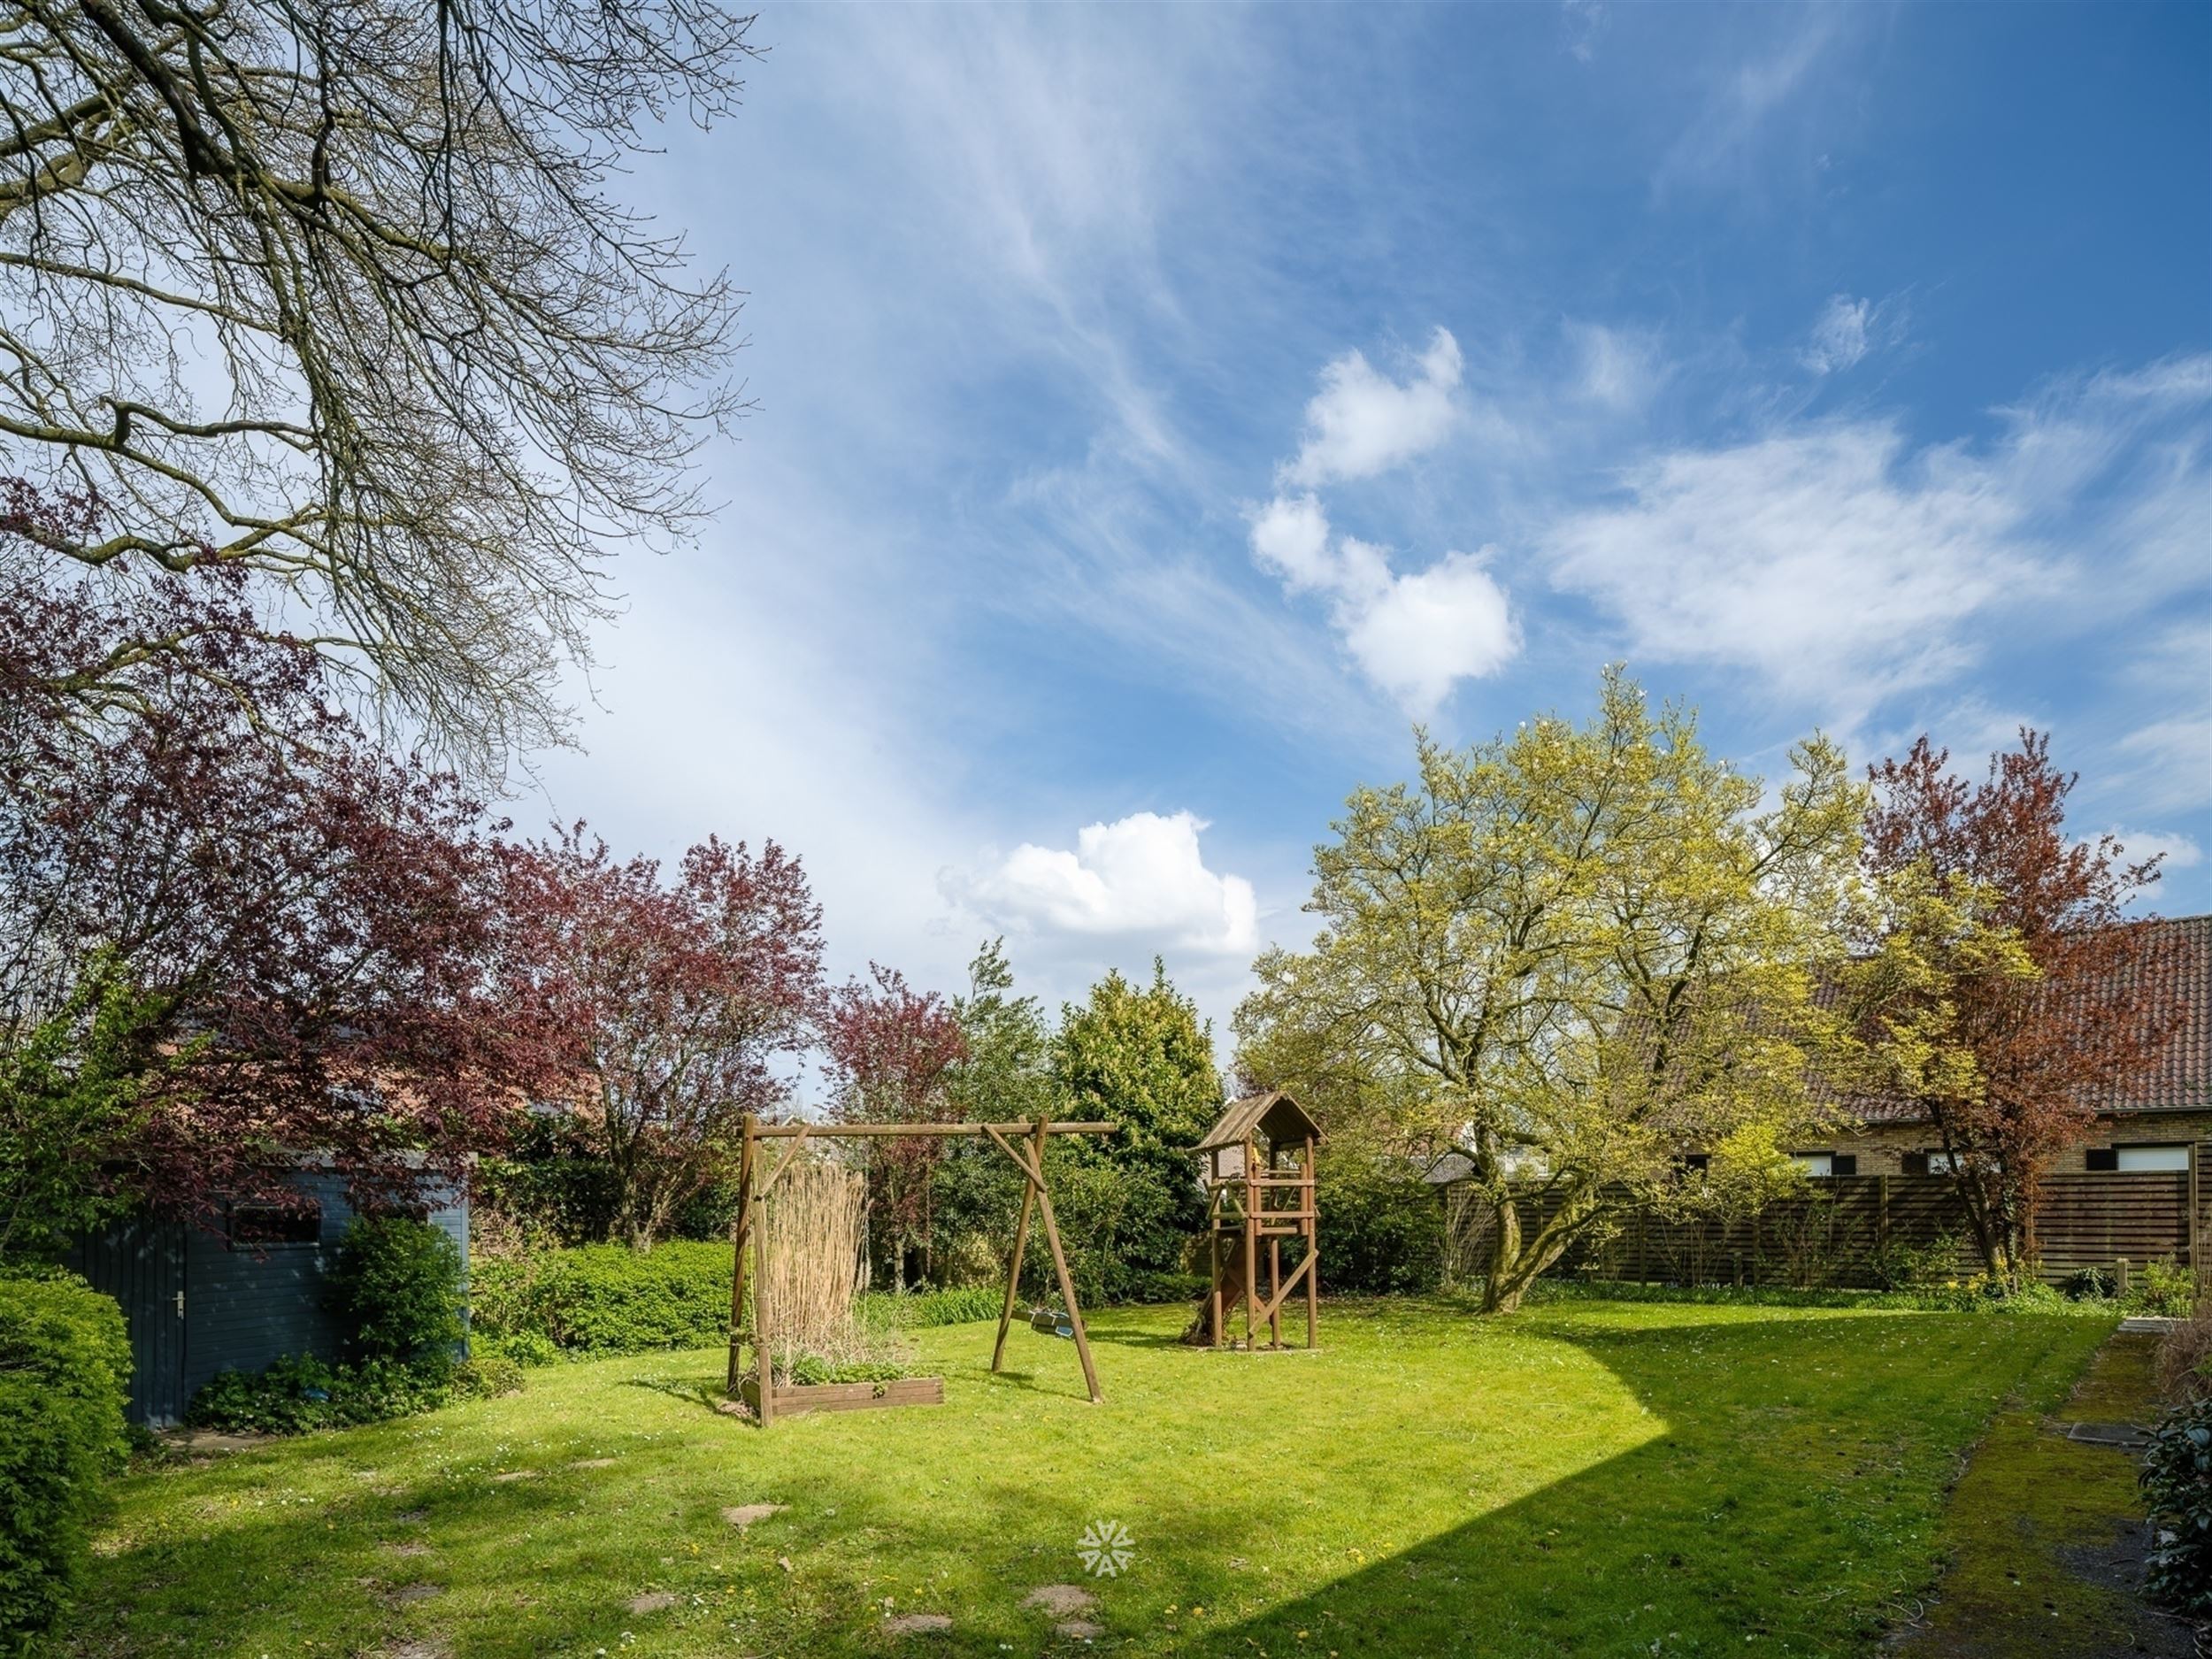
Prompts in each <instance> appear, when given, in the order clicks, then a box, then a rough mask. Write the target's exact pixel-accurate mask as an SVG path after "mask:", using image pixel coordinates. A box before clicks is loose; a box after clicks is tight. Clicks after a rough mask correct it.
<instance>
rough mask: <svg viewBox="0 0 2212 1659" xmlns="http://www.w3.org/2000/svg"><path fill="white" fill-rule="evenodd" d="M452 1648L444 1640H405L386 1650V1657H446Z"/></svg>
mask: <svg viewBox="0 0 2212 1659" xmlns="http://www.w3.org/2000/svg"><path fill="white" fill-rule="evenodd" d="M450 1651H451V1649H449V1647H447V1646H446V1645H445V1644H444V1643H443V1642H442V1641H403V1642H402V1643H400V1645H399V1646H398V1647H392V1648H388V1649H387V1650H386V1659H446V1655H447V1654H448V1653H449V1652H450Z"/></svg>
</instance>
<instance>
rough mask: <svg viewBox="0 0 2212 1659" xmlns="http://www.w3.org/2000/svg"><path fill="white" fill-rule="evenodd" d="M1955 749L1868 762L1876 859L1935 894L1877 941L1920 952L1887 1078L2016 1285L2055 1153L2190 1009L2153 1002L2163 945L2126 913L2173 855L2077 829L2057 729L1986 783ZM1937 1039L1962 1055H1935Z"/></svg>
mask: <svg viewBox="0 0 2212 1659" xmlns="http://www.w3.org/2000/svg"><path fill="white" fill-rule="evenodd" d="M1949 763H1950V755H1949V753H1948V751H1947V750H1944V749H1936V748H1934V747H1933V746H1932V745H1931V744H1930V742H1929V741H1928V740H1927V739H1926V738H1924V737H1923V738H1921V739H1920V740H1919V741H1916V743H1915V744H1914V745H1913V746H1912V749H1911V750H1910V751H1909V753H1908V754H1907V755H1906V757H1904V758H1903V759H1902V760H1885V761H1884V762H1882V763H1881V764H1879V765H1878V766H1875V767H1874V768H1872V769H1871V771H1870V777H1871V779H1872V780H1873V786H1874V795H1873V801H1872V803H1871V806H1870V810H1869V812H1868V815H1867V825H1866V844H1867V857H1868V862H1869V864H1870V867H1871V868H1872V869H1873V870H1874V871H1875V872H1877V873H1878V875H1879V876H1880V877H1881V878H1883V879H1885V880H1886V881H1887V882H1888V883H1890V884H1891V885H1892V886H1893V887H1896V888H1901V889H1902V890H1905V891H1908V892H1916V893H1920V894H1923V895H1925V897H1924V902H1923V904H1922V906H1921V907H1920V908H1919V909H1918V910H1916V911H1914V912H1913V913H1911V914H1910V915H1909V916H1908V917H1907V918H1904V919H1902V920H1899V921H1893V922H1892V924H1891V925H1890V926H1887V927H1886V928H1885V929H1883V930H1882V933H1881V934H1880V936H1879V937H1878V938H1877V939H1876V940H1875V941H1873V949H1874V950H1875V951H1878V952H1883V953H1886V956H1887V957H1888V958H1889V959H1891V960H1896V959H1900V958H1902V959H1904V960H1907V961H1909V962H1910V963H1912V964H1914V971H1913V973H1912V976H1911V978H1910V979H1909V980H1908V981H1907V982H1904V983H1901V985H1899V986H1898V987H1896V988H1895V989H1894V991H1893V993H1892V994H1891V995H1887V996H1886V998H1885V999H1884V1002H1883V1006H1884V1007H1885V1008H1886V1010H1889V1012H1888V1014H1887V1023H1886V1025H1883V1026H1880V1027H1878V1029H1877V1033H1876V1037H1877V1042H1876V1047H1877V1051H1878V1053H1880V1054H1883V1055H1886V1056H1888V1058H1889V1060H1890V1065H1889V1070H1888V1073H1887V1075H1886V1078H1885V1079H1884V1081H1885V1082H1886V1084H1887V1086H1888V1087H1892V1088H1893V1089H1896V1090H1898V1091H1901V1092H1902V1093H1903V1094H1907V1095H1908V1096H1909V1097H1910V1098H1911V1099H1913V1100H1914V1101H1915V1102H1917V1103H1918V1104H1919V1105H1920V1106H1921V1107H1922V1108H1923V1109H1924V1110H1925V1111H1926V1112H1927V1114H1928V1116H1929V1118H1931V1120H1932V1123H1933V1125H1934V1127H1935V1130H1936V1133H1937V1135H1938V1136H1939V1139H1940V1141H1941V1142H1942V1146H1943V1149H1944V1150H1945V1151H1946V1152H1947V1153H1948V1154H1950V1155H1951V1157H1950V1162H1951V1164H1952V1167H1953V1179H1954V1180H1955V1183H1956V1184H1957V1187H1958V1190H1959V1194H1960V1196H1961V1197H1962V1199H1963V1200H1964V1202H1965V1204H1966V1210H1967V1214H1968V1217H1969V1218H1970V1221H1971V1223H1972V1225H1973V1229H1974V1235H1975V1239H1976V1241H1977V1243H1978V1245H1979V1246H1980V1248H1981V1251H1982V1255H1983V1258H1984V1261H1985V1265H1986V1266H1987V1269H1988V1271H1990V1272H1991V1273H1992V1274H1993V1275H1994V1276H1997V1277H1999V1278H2001V1279H2004V1280H2007V1281H2009V1282H2014V1283H2016V1282H2017V1281H2018V1279H2019V1278H2020V1276H2021V1274H2022V1273H2023V1272H2024V1271H2027V1270H2028V1268H2029V1265H2030V1263H2032V1258H2033V1255H2034V1221H2035V1210H2036V1203H2037V1195H2038V1193H2039V1189H2040V1187H2041V1184H2042V1179H2043V1177H2044V1175H2045V1174H2046V1173H2047V1172H2048V1171H2049V1169H2050V1167H2051V1164H2052V1161H2053V1159H2054V1158H2055V1156H2057V1154H2058V1153H2059V1152H2060V1151H2062V1150H2063V1149H2064V1148H2068V1147H2070V1146H2073V1145H2075V1144H2076V1143H2078V1141H2080V1140H2081V1139H2082V1137H2083V1136H2084V1135H2085V1133H2087V1132H2088V1130H2089V1128H2090V1126H2091V1125H2092V1124H2093V1122H2094V1121H2095V1117H2096V1111H2095V1101H2096V1099H2097V1097H2098V1096H2099V1095H2100V1094H2103V1093H2106V1092H2108V1091H2110V1090H2112V1089H2115V1088H2116V1087H2124V1086H2125V1085H2126V1083H2127V1082H2128V1081H2129V1080H2130V1079H2131V1078H2133V1077H2135V1076H2137V1075H2139V1074H2140V1073H2141V1072H2142V1071H2144V1070H2145V1069H2146V1068H2147V1066H2149V1065H2150V1064H2152V1063H2153V1062H2154V1060H2155V1059H2156V1058H2157V1056H2158V1055H2159V1053H2160V1051H2161V1050H2162V1048H2163V1047H2164V1046H2165V1043H2166V1041H2167V1040H2168V1038H2169V1037H2170V1035H2171V1034H2172V1033H2173V1031H2174V1030H2175V1028H2176V1027H2177V1025H2178V1024H2179V1022H2180V1019H2181V1017H2182V1013H2183V1010H2182V1007H2181V1005H2180V1002H2179V1001H2178V999H2177V998H2175V999H2171V1000H2170V1001H2168V1002H2163V1003H2151V1004H2148V1005H2147V1004H2146V1002H2145V1001H2144V998H2145V996H2146V995H2147V991H2146V988H2145V987H2146V986H2147V984H2148V983H2150V981H2149V980H2148V979H2146V978H2145V977H2144V976H2140V975H2139V974H2138V973H2137V972H2136V971H2135V970H2136V968H2137V965H2138V964H2139V962H2140V960H2141V959H2142V956H2143V953H2144V952H2145V951H2146V950H2147V949H2148V948H2149V947H2150V945H2151V942H2152V941H2151V939H2150V936H2149V934H2148V932H2147V930H2146V929H2144V928H2141V927H2137V926H2128V925H2127V922H2126V919H2125V915H2124V911H2125V908H2126V906H2127V905H2128V904H2129V903H2131V902H2132V901H2133V900H2134V899H2135V898H2136V897H2138V896H2139V895H2140V894H2142V893H2143V892H2144V891H2146V890H2147V888H2148V887H2150V886H2151V885H2152V884H2153V883H2154V882H2155V881H2156V880H2157V879H2158V865H2159V862H2160V860H2159V857H2158V856H2153V857H2150V858H2146V859H2135V860H2131V859H2130V858H2129V857H2128V856H2126V849H2124V847H2122V846H2121V845H2120V843H2119V842H2118V841H2116V839H2114V838H2113V837H2112V836H2110V835H2101V836H2098V837H2096V838H2095V839H2093V840H2086V841H2078V840H2076V839H2074V838H2073V837H2071V836H2070V835H2069V834H2068V833H2067V831H2066V826H2065V818H2066V799H2067V796H2068V795H2070V794H2071V793H2072V791H2073V788H2074V785H2075V782H2076V780H2077V774H2075V773H2072V772H2062V771H2060V770H2059V769H2058V768H2057V767H2056V766H2055V765H2054V764H2052V761H2051V755H2050V739H2049V737H2048V736H2047V734H2042V733H2036V732H2032V731H2029V730H2026V729H2023V730H2022V732H2021V733H2020V743H2019V747H2018V748H2016V749H2008V750H2006V751H2004V752H2001V753H2000V754H1997V755H1994V756H1993V757H1991V759H1990V764H1989V772H1988V775H1987V777H1986V779H1985V780H1984V781H1982V782H1981V783H1979V784H1976V783H1972V782H1970V781H1968V780H1965V779H1963V778H1961V777H1958V776H1956V775H1955V774H1954V773H1953V772H1951V770H1950V764H1949ZM1931 907H1939V908H1938V909H1937V910H1936V913H1937V916H1938V918H1939V919H1938V921H1937V922H1936V923H1935V924H1934V925H1931V924H1930V923H1929V921H1928V919H1927V918H1928V915H1929V910H1930V908H1931ZM1874 959H1879V958H1878V957H1877V958H1874ZM1929 1045H1935V1046H1936V1051H1937V1052H1939V1053H1940V1054H1944V1055H1948V1056H1953V1057H1952V1058H1951V1059H1950V1061H1949V1063H1948V1064H1939V1065H1935V1066H1928V1065H1925V1064H1922V1060H1921V1056H1922V1054H1923V1051H1924V1049H1925V1048H1927V1047H1928V1046H1929Z"/></svg>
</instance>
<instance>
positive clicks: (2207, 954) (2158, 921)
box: [1850, 916, 2212, 1125]
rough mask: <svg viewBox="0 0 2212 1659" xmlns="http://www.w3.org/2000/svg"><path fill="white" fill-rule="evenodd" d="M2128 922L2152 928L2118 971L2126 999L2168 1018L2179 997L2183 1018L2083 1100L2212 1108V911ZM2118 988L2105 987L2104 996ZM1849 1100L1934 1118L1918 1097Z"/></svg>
mask: <svg viewBox="0 0 2212 1659" xmlns="http://www.w3.org/2000/svg"><path fill="white" fill-rule="evenodd" d="M2128 926H2131V927H2139V928H2142V929H2143V930H2145V931H2144V935H2143V937H2144V943H2143V949H2141V950H2140V951H2139V952H2138V953H2136V956H2135V958H2134V960H2133V961H2132V962H2131V963H2129V964H2127V965H2126V966H2125V968H2124V969H2122V970H2119V971H2118V984H2117V987H2116V988H2117V990H2118V992H2119V1005H2120V1006H2122V1007H2124V1008H2126V1009H2129V1010H2134V1011H2136V1012H2138V1013H2139V1014H2140V1016H2141V1017H2142V1018H2145V1019H2162V1018H2166V1017H2167V1016H2168V1015H2169V1013H2170V1010H2172V1009H2173V1008H2174V1007H2175V1006H2176V1004H2178V1005H2179V1007H2180V1010H2181V1023H2180V1025H2178V1026H2177V1028H2176V1029H2175V1031H2174V1033H2173V1035H2172V1036H2171V1037H2170V1039H2169V1040H2168V1041H2167V1042H2166V1045H2165V1047H2164V1048H2162V1049H2161V1050H2160V1051H2159V1054H2158V1056H2157V1057H2156V1058H2155V1059H2154V1061H2153V1062H2152V1063H2151V1064H2150V1065H2149V1066H2148V1067H2147V1068H2146V1069H2145V1070H2144V1071H2142V1072H2141V1073H2139V1074H2138V1075H2137V1076H2134V1077H2131V1078H2128V1079H2124V1080H2120V1081H2115V1082H2112V1083H2108V1084H2103V1085H2100V1086H2098V1087H2093V1088H2092V1089H2090V1090H2087V1091H2085V1102H2084V1103H2085V1104H2086V1105H2088V1106H2090V1107H2091V1108H2092V1109H2093V1110H2095V1111H2097V1112H2098V1113H2099V1114H2101V1115H2105V1116H2116V1115H2122V1114H2125V1113H2130V1112H2156V1111H2203V1110H2208V1109H2212V916H2175V917H2164V916H2160V917H2152V918H2149V919H2147V920H2145V921H2140V922H2131V923H2129V924H2128ZM2114 988H2115V987H2099V991H2098V994H2099V1000H2100V1001H2103V1000H2105V999H2106V997H2107V996H2108V995H2109V994H2110V992H2111V991H2112V990H2113V989H2114ZM1850 1104H1851V1109H1852V1110H1853V1111H1854V1112H1855V1114H1856V1115H1857V1116H1858V1118H1860V1120H1861V1121H1862V1122H1863V1123H1865V1124H1868V1125H1882V1124H1916V1123H1925V1122H1927V1121H1928V1113H1927V1110H1926V1108H1924V1106H1922V1105H1921V1104H1920V1103H1919V1102H1917V1101H1911V1100H1906V1099H1903V1098H1901V1097H1894V1096H1892V1097H1886V1098H1866V1097H1861V1098H1858V1099H1855V1100H1854V1101H1852V1102H1851V1103H1850Z"/></svg>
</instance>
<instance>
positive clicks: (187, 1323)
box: [71, 1170, 468, 1425]
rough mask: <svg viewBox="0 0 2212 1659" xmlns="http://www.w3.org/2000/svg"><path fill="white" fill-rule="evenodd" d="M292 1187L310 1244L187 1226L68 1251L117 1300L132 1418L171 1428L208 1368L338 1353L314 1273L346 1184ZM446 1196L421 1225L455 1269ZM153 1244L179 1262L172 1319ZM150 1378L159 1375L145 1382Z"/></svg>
mask: <svg viewBox="0 0 2212 1659" xmlns="http://www.w3.org/2000/svg"><path fill="white" fill-rule="evenodd" d="M296 1182H297V1185H298V1186H299V1187H301V1189H302V1190H303V1191H304V1192H307V1193H309V1194H312V1195H313V1196H314V1197H315V1198H317V1199H318V1200H319V1201H320V1202H321V1205H322V1222H321V1227H320V1230H319V1237H318V1238H317V1239H316V1240H315V1242H313V1243H312V1244H309V1243H304V1242H303V1243H298V1244H264V1245H262V1246H260V1247H259V1252H260V1253H259V1254H258V1255H257V1254H256V1253H255V1249H254V1248H253V1247H251V1246H247V1245H240V1246H238V1247H236V1248H233V1247H232V1246H231V1245H230V1243H229V1242H228V1241H227V1240H225V1239H224V1238H222V1237H221V1236H220V1235H219V1234H216V1233H205V1232H202V1231H200V1230H198V1229H196V1228H185V1229H182V1230H181V1239H180V1240H179V1239H178V1233H179V1230H178V1229H177V1228H176V1227H175V1225H174V1224H161V1223H156V1222H150V1221H133V1222H126V1223H123V1224H122V1225H120V1226H119V1227H117V1228H115V1229H113V1230H112V1231H111V1232H110V1233H108V1234H107V1235H106V1236H105V1237H104V1239H102V1240H97V1241H88V1243H87V1244H85V1245H83V1246H81V1247H80V1248H78V1249H77V1250H75V1251H73V1252H72V1256H71V1265H72V1266H73V1267H75V1268H76V1270H77V1271H79V1272H81V1273H83V1274H84V1275H85V1277H86V1278H87V1279H90V1280H91V1281H92V1283H93V1285H94V1286H96V1288H98V1289H101V1290H104V1291H105V1292H107V1293H108V1294H110V1295H111V1296H113V1297H114V1298H115V1299H116V1301H117V1302H119V1304H120V1305H121V1307H122V1309H123V1317H124V1319H125V1321H126V1323H127V1325H129V1327H130V1333H131V1348H132V1353H133V1356H134V1359H135V1362H136V1363H137V1366H138V1368H139V1373H140V1374H138V1375H136V1376H134V1378H133V1379H132V1382H131V1415H132V1417H133V1419H134V1421H137V1422H141V1423H151V1424H154V1425H163V1424H165V1423H169V1422H173V1421H174V1420H175V1418H176V1417H177V1416H178V1414H179V1412H180V1409H181V1404H182V1402H188V1401H189V1400H190V1399H191V1397H192V1394H193V1393H194V1392H195V1391H196V1389H198V1388H199V1387H200V1386H201V1385H202V1384H204V1383H205V1382H207V1381H208V1380H209V1379H211V1378H212V1377H214V1376H215V1375H216V1373H218V1372H219V1371H259V1370H260V1369H261V1368H262V1367H264V1366H265V1365H266V1364H268V1363H269V1362H270V1361H272V1360H273V1359H276V1358H278V1357H279V1356H282V1355H286V1354H314V1355H318V1356H321V1357H323V1358H326V1359H335V1358H337V1357H339V1356H340V1354H341V1352H342V1349H343V1347H344V1333H342V1332H341V1331H340V1330H339V1329H338V1327H337V1325H336V1323H335V1322H334V1320H333V1319H332V1318H331V1317H330V1316H329V1315H328V1314H327V1313H326V1312H325V1311H324V1310H323V1306H322V1286H323V1275H324V1274H325V1273H326V1271H328V1269H329V1267H330V1265H331V1263H333V1261H334V1260H335V1258H336V1251H337V1246H338V1240H339V1239H340V1238H341V1237H342V1235H343V1234H344V1233H345V1230H346V1223H347V1222H349V1221H350V1220H351V1219H352V1218H353V1211H352V1210H351V1208H350V1207H349V1205H348V1204H347V1202H346V1196H345V1183H344V1182H343V1181H342V1180H341V1179H338V1178H337V1177H336V1176H334V1175H332V1174H330V1173H328V1172H326V1171H316V1170H308V1171H301V1172H300V1173H299V1175H298V1176H297V1177H296ZM434 1196H435V1195H434ZM449 1196H450V1202H446V1203H444V1204H442V1205H440V1206H439V1207H438V1208H435V1209H434V1210H431V1211H430V1215H429V1219H430V1222H431V1224H432V1225H434V1226H436V1227H438V1228H440V1229H442V1231H443V1232H445V1233H447V1234H448V1235H449V1237H450V1238H451V1239H452V1240H453V1241H454V1242H455V1243H456V1244H457V1245H458V1246H459V1247H460V1250H461V1260H462V1263H463V1265H464V1267H465V1266H466V1263H467V1262H468V1202H467V1200H466V1198H465V1197H464V1196H461V1195H459V1194H450V1195H449ZM158 1240H173V1242H172V1243H170V1244H169V1245H168V1246H167V1247H166V1248H169V1249H170V1250H172V1251H174V1252H175V1253H176V1254H178V1255H180V1256H181V1258H182V1259H181V1263H180V1265H181V1268H182V1274H181V1278H182V1289H183V1293H184V1306H183V1312H182V1316H181V1318H180V1316H179V1313H178V1310H177V1308H176V1305H175V1300H174V1296H173V1286H174V1283H175V1281H174V1279H173V1278H164V1277H162V1276H160V1275H157V1274H153V1273H151V1272H149V1271H146V1269H145V1266H144V1263H145V1261H146V1260H147V1259H150V1257H151V1256H152V1255H155V1254H158V1250H157V1241H158ZM179 1325H181V1327H182V1328H181V1330H179ZM179 1336H181V1338H182V1340H181V1341H179V1340H177V1338H178V1337H179ZM172 1366H173V1367H174V1370H173V1371H172V1370H171V1369H170V1368H171V1367H172ZM155 1371H161V1372H165V1373H167V1374H166V1375H157V1374H153V1373H154V1372H155Z"/></svg>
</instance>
